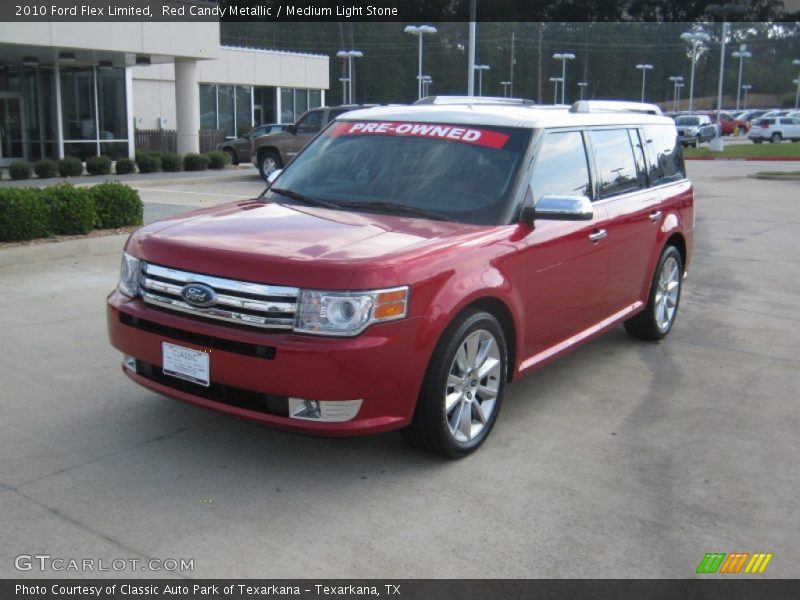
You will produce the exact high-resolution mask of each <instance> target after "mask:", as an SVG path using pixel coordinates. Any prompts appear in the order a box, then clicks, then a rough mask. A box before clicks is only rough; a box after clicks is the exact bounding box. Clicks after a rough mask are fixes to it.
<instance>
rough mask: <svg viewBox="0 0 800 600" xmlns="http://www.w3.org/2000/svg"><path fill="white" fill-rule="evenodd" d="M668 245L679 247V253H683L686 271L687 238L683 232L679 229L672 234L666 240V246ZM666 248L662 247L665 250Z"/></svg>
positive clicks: (682, 257)
mask: <svg viewBox="0 0 800 600" xmlns="http://www.w3.org/2000/svg"><path fill="white" fill-rule="evenodd" d="M667 246H675V248H677V249H678V254H680V255H681V264H682V265H683V270H684V272H685V271H686V252H687V249H686V238H684V237H683V234H682V233H680V232H679V231H675V232H673V233H672V235H670V236H669V237H668V238H667V240H666V241H665V242H664V248H666V247H667ZM663 251H664V249H663V248H662V249H661V252H663Z"/></svg>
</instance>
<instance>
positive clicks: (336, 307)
mask: <svg viewBox="0 0 800 600" xmlns="http://www.w3.org/2000/svg"><path fill="white" fill-rule="evenodd" d="M408 294H409V290H408V287H399V288H391V289H388V290H374V291H369V292H325V291H320V290H301V291H300V296H299V297H298V299H297V312H296V313H295V319H294V330H295V331H296V332H299V333H313V334H317V335H344V336H354V335H358V334H359V333H361V332H362V331H364V329H366V328H367V327H369V326H370V325H372V324H373V323H381V322H384V321H394V320H395V319H402V318H404V317H405V316H406V315H407V314H408Z"/></svg>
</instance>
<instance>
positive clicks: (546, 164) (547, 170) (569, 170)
mask: <svg viewBox="0 0 800 600" xmlns="http://www.w3.org/2000/svg"><path fill="white" fill-rule="evenodd" d="M531 190H532V192H533V200H534V202H538V201H539V198H541V197H542V196H548V195H564V196H587V197H589V198H591V197H592V193H591V185H590V183H589V168H588V167H587V163H586V150H585V148H584V146H583V136H582V135H581V134H580V132H577V131H571V132H565V133H550V134H548V135H547V136H546V137H545V139H544V141H543V142H542V146H541V148H540V149H539V153H538V156H537V158H536V167H535V169H534V171H533V181H532V182H531Z"/></svg>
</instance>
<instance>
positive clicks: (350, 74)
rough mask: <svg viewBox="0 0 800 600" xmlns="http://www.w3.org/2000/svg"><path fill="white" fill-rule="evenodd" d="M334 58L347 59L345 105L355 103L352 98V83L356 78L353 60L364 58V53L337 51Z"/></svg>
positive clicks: (358, 51)
mask: <svg viewBox="0 0 800 600" xmlns="http://www.w3.org/2000/svg"><path fill="white" fill-rule="evenodd" d="M336 56H338V57H339V58H346V59H347V78H346V79H347V92H348V94H347V95H348V98H347V102H346V104H353V103H355V99H354V97H353V81H354V80H355V78H356V74H355V70H354V65H353V59H354V58H361V57H362V56H364V53H363V52H361V51H360V50H339V52H337V53H336Z"/></svg>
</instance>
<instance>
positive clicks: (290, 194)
mask: <svg viewBox="0 0 800 600" xmlns="http://www.w3.org/2000/svg"><path fill="white" fill-rule="evenodd" d="M269 191H270V192H275V193H276V194H280V195H281V196H286V197H287V198H291V199H292V200H296V201H298V202H302V203H303V204H307V205H309V206H322V207H323V208H332V209H334V210H337V209H338V208H339V207H338V206H337V205H336V204H334V203H333V202H326V201H325V200H320V199H319V198H312V197H310V196H306V195H305V194H301V193H300V192H295V191H294V190H286V189H283V188H269Z"/></svg>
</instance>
